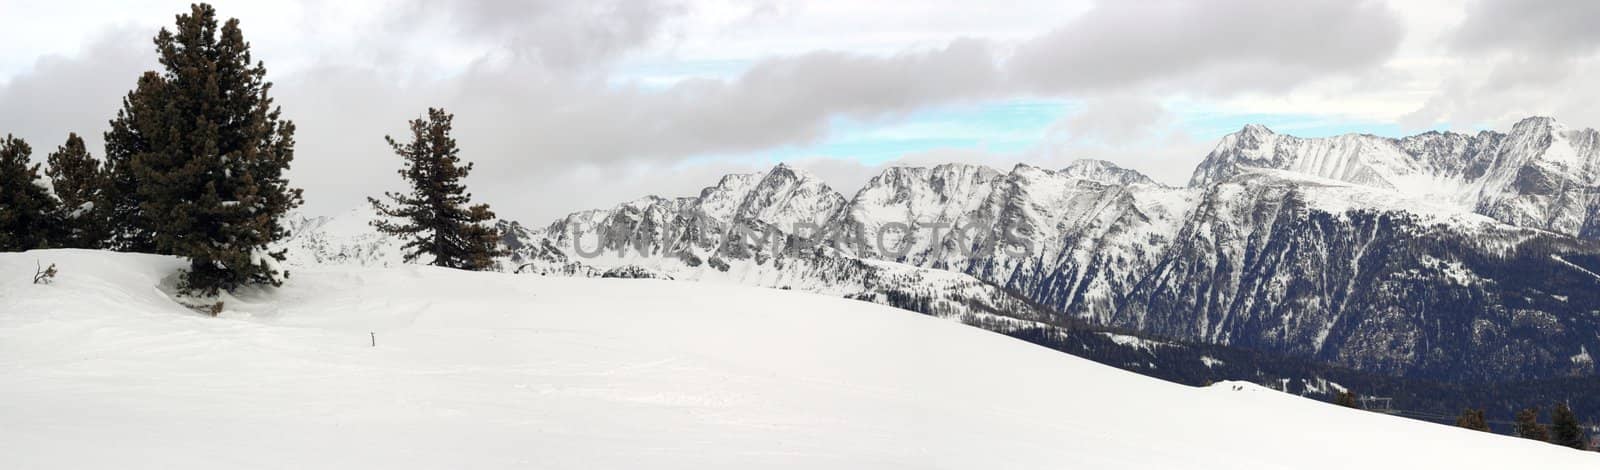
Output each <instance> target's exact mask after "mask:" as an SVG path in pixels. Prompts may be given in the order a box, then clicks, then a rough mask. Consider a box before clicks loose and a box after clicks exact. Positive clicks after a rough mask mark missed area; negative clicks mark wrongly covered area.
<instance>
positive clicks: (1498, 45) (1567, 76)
mask: <svg viewBox="0 0 1600 470" xmlns="http://www.w3.org/2000/svg"><path fill="white" fill-rule="evenodd" d="M1463 13H1464V19H1463V20H1462V21H1461V22H1460V24H1459V25H1458V26H1457V27H1455V28H1454V29H1450V30H1447V31H1446V33H1445V34H1444V38H1443V39H1444V41H1445V44H1446V46H1447V50H1448V52H1449V53H1450V54H1449V55H1444V56H1442V57H1441V58H1440V60H1439V61H1438V62H1439V63H1440V64H1441V65H1439V66H1438V68H1437V69H1435V70H1434V71H1433V75H1435V76H1437V77H1439V84H1438V86H1437V87H1436V88H1435V89H1434V90H1433V92H1432V93H1431V94H1429V96H1428V97H1427V99H1426V100H1425V101H1424V102H1423V103H1422V105H1421V106H1419V107H1418V108H1417V109H1416V110H1414V111H1412V112H1410V113H1408V114H1406V115H1405V116H1403V117H1401V119H1400V121H1401V122H1402V123H1403V124H1405V125H1407V126H1410V127H1427V126H1429V125H1433V124H1436V123H1442V122H1448V123H1451V124H1453V125H1455V126H1457V127H1468V128H1470V127H1472V126H1485V127H1495V128H1501V129H1504V128H1507V127H1509V125H1510V124H1511V123H1513V122H1515V121H1517V120H1519V119H1521V118H1524V117H1527V116H1531V115H1542V116H1555V117H1557V118H1558V119H1560V120H1562V121H1565V122H1566V123H1568V124H1569V125H1577V126H1592V125H1595V124H1596V123H1600V89H1597V88H1596V87H1595V86H1594V85H1593V83H1592V82H1593V80H1592V78H1590V77H1593V76H1595V74H1596V73H1600V29H1595V28H1594V27H1593V25H1594V24H1596V23H1597V22H1600V3H1595V2H1587V1H1559V0H1539V1H1506V0H1483V1H1478V2H1475V3H1472V4H1471V5H1470V6H1468V7H1467V8H1466V9H1465V10H1464V12H1463Z"/></svg>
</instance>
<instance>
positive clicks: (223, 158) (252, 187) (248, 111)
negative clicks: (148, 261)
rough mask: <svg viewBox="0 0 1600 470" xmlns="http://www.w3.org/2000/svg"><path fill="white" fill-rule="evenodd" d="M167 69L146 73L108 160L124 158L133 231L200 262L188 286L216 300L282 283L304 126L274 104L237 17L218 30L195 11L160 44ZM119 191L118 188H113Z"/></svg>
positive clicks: (127, 104) (199, 8)
mask: <svg viewBox="0 0 1600 470" xmlns="http://www.w3.org/2000/svg"><path fill="white" fill-rule="evenodd" d="M155 45H156V52H157V55H158V57H159V59H160V62H161V65H162V66H163V68H164V72H163V73H161V74H160V75H159V76H152V75H151V74H146V75H145V77H144V78H141V79H140V82H139V88H138V89H136V90H135V91H134V92H133V93H132V94H130V95H129V99H128V100H125V101H124V109H123V112H121V113H118V120H117V121H125V122H124V123H123V126H124V127H123V128H121V129H119V128H118V122H117V121H113V126H112V127H113V128H112V131H111V132H110V133H108V134H107V135H108V139H107V140H108V141H110V140H112V139H113V138H117V139H122V138H130V137H131V139H129V140H127V141H118V142H117V143H116V144H115V147H116V150H115V151H113V150H112V148H113V145H112V144H110V143H108V145H107V154H108V155H111V154H113V153H115V154H117V155H116V156H115V157H114V158H113V160H114V161H117V160H122V159H126V160H125V163H126V164H127V165H128V168H127V169H126V173H124V174H118V171H119V168H117V166H116V165H117V164H118V163H113V168H112V174H113V179H114V180H115V179H118V178H131V180H132V183H133V186H134V188H135V190H134V198H135V199H136V200H137V201H138V211H137V212H138V214H137V215H136V216H134V218H135V219H136V220H135V227H137V228H138V229H141V230H147V231H148V234H149V235H150V243H151V245H152V247H153V248H154V251H156V252H159V253H167V254H174V255H178V256H183V257H186V258H188V259H189V260H190V266H189V271H188V272H186V273H184V277H183V282H182V285H181V287H182V288H183V289H184V290H185V291H188V292H192V293H198V294H200V295H215V294H216V293H217V291H218V290H231V289H233V288H235V287H238V286H241V285H245V284H263V283H264V284H272V285H278V284H280V283H281V282H282V277H283V276H284V275H285V274H286V273H283V272H282V271H281V270H280V269H279V268H278V263H277V262H278V261H281V260H283V252H282V251H278V252H269V251H268V248H267V246H268V244H270V243H272V242H273V241H275V240H278V239H281V238H283V237H285V236H287V235H288V231H287V229H286V228H285V227H284V226H283V225H282V224H280V222H279V218H280V217H282V216H283V214H284V213H285V212H288V211H289V210H290V209H293V208H294V207H297V206H299V205H300V202H301V194H300V190H299V189H292V188H290V187H289V184H288V181H287V180H286V179H285V178H284V176H283V172H284V170H286V169H288V167H289V163H290V162H291V161H292V160H293V159H294V123H292V122H290V121H288V120H286V119H282V118H281V117H280V115H279V109H278V108H276V107H274V106H273V104H272V103H273V102H272V98H270V97H269V96H268V91H269V90H270V89H271V88H272V85H271V84H270V83H268V82H266V81H265V79H264V77H265V76H266V73H267V71H266V68H265V67H264V66H263V65H262V64H261V63H260V62H253V61H252V59H251V57H250V45H249V43H246V42H245V40H244V35H243V34H242V33H241V32H240V31H239V20H237V19H229V20H228V21H227V22H226V23H224V24H223V25H222V27H221V28H218V26H217V14H216V10H215V9H214V8H212V7H211V6H210V5H207V4H196V5H193V6H192V7H191V8H190V12H189V13H188V14H181V15H178V16H177V27H176V30H175V31H169V30H167V29H166V28H162V30H161V32H160V33H158V34H157V35H156V37H155ZM118 183H120V182H119V181H114V182H113V185H115V184H118Z"/></svg>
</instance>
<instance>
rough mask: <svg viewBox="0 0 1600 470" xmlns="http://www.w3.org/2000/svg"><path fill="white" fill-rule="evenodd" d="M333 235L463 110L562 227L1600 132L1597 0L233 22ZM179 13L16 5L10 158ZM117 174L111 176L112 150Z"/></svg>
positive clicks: (135, 68)
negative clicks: (609, 217)
mask: <svg viewBox="0 0 1600 470" xmlns="http://www.w3.org/2000/svg"><path fill="white" fill-rule="evenodd" d="M216 6H217V9H218V11H219V13H220V14H221V15H222V16H224V17H236V18H239V19H240V22H241V29H242V30H243V31H244V35H245V38H246V40H248V41H250V43H251V45H252V52H253V54H254V56H255V57H256V58H257V59H259V60H261V61H263V62H264V63H265V65H266V68H267V79H268V80H269V81H271V82H273V83H274V86H273V88H272V90H271V93H272V96H273V98H274V99H275V100H276V102H277V104H279V105H280V106H281V107H282V109H283V115H284V116H285V117H287V118H289V119H291V120H293V121H294V122H295V123H296V126H297V128H298V130H297V133H296V141H297V145H296V151H295V160H294V163H293V167H292V168H291V170H290V172H289V178H290V179H291V182H292V183H293V184H294V185H296V186H298V187H301V188H304V189H305V193H306V205H305V206H304V207H303V208H302V209H303V211H304V212H306V213H308V214H312V215H332V214H337V213H340V212H343V211H346V210H350V209H352V208H356V207H358V206H360V205H362V204H364V200H365V197H367V196H369V195H376V194H379V193H381V192H383V191H386V190H397V189H401V188H403V182H402V181H400V180H399V178H398V176H396V175H395V173H394V170H396V169H398V168H399V166H400V164H401V161H400V159H399V158H398V157H396V156H394V155H393V154H392V152H391V151H390V149H389V148H388V147H387V145H386V144H385V143H384V140H383V137H384V136H385V135H396V136H398V135H400V134H401V133H403V132H404V131H405V129H406V121H407V120H410V119H415V118H417V117H419V116H421V115H423V114H425V112H426V110H427V108H429V107H442V108H444V109H446V110H447V111H450V112H452V113H454V114H455V124H456V129H455V135H456V137H457V140H458V142H459V144H460V146H461V149H462V157H463V158H465V159H467V160H469V161H473V162H474V163H475V165H476V166H475V168H476V169H475V171H474V172H473V173H472V175H471V176H470V177H469V178H468V180H467V183H468V185H469V187H470V188H471V189H472V191H473V193H474V198H475V200H477V201H481V202H486V203H489V204H490V205H491V206H492V207H493V208H494V209H495V210H496V212H498V213H499V215H500V216H501V217H503V218H509V219H514V220H519V221H523V222H525V223H530V224H534V225H542V224H544V223H546V222H548V221H550V220H552V219H554V218H556V217H559V216H561V215H563V214H566V213H568V212H571V211H576V210H582V209H588V208H596V207H609V206H611V205H614V204H616V203H619V202H623V201H627V200H631V199H635V198H638V197H642V196H645V195H652V194H655V195H664V196H678V195H693V194H696V193H698V192H699V190H700V189H701V188H703V187H705V186H708V185H710V184H713V183H715V182H716V180H717V178H718V177H719V176H721V175H723V174H727V173H735V172H754V171H761V170H763V169H766V168H770V167H771V166H772V165H774V164H776V163H779V162H787V163H789V164H791V165H793V166H796V167H799V168H802V169H804V170H806V171H809V172H811V173H813V174H816V175H818V176H819V177H822V178H823V179H824V180H826V181H828V182H829V184H830V185H832V186H833V187H835V188H836V189H838V190H840V191H842V192H844V193H845V194H847V195H848V194H850V193H851V192H853V191H854V190H855V189H856V188H858V187H859V186H860V185H861V184H862V183H864V182H866V181H867V180H868V179H870V178H871V177H872V176H873V175H875V174H877V173H879V172H881V171H882V169H883V168H885V167H887V166H894V165H932V164H937V163H944V162H968V163H979V164H986V165H990V166H993V167H996V168H999V169H1007V168H1010V167H1011V166H1013V165H1015V164H1017V163H1028V164H1032V165H1038V166H1044V167H1061V166H1064V165H1066V164H1067V163H1068V162H1070V161H1072V160H1075V159H1080V158H1098V159H1104V160H1109V161H1112V162H1115V163H1117V164H1119V165H1122V166H1125V167H1128V168H1133V169H1136V170H1139V171H1142V172H1145V173H1147V174H1149V175H1151V176H1152V177H1154V178H1156V179H1157V180H1159V181H1163V182H1166V183H1170V184H1182V183H1184V182H1185V181H1187V179H1188V176H1189V174H1190V172H1191V171H1192V170H1193V168H1194V165H1195V164H1196V163H1198V162H1199V161H1200V160H1201V159H1202V158H1203V157H1204V156H1205V154H1206V152H1207V151H1209V150H1210V149H1211V148H1212V146H1214V145H1215V142H1216V141H1217V140H1218V139H1219V138H1221V137H1222V136H1223V135H1226V134H1227V133H1230V132H1234V131H1236V130H1238V129H1239V128H1241V127H1243V125H1244V124H1248V123H1258V124H1265V125H1267V126H1268V127H1271V128H1272V129H1274V130H1275V131H1278V132H1282V133H1289V134H1295V135H1301V136H1327V135H1338V134H1343V133H1349V132H1359V133H1371V134H1378V135H1386V136H1401V135H1407V134H1412V133H1417V132H1422V131H1426V130H1456V131H1462V132H1475V131H1478V130H1482V129H1507V128H1509V126H1510V125H1511V124H1512V123H1514V122H1515V121H1517V120H1518V119H1521V118H1524V117H1527V116H1532V115H1541V116H1552V117H1555V118H1556V119H1558V120H1559V121H1561V122H1563V123H1565V124H1567V125H1569V126H1572V127H1595V126H1596V125H1597V123H1600V85H1595V84H1594V83H1595V82H1594V80H1593V79H1592V78H1591V77H1595V76H1600V74H1596V73H1595V72H1600V28H1596V27H1594V25H1596V24H1600V2H1594V1H1590V0H1480V1H1441V0H1404V1H1400V0H1395V1H1389V2H1385V1H1376V0H1367V1H1363V0H1307V1H1295V2H1284V1H1277V0H1212V1H1203V2H1200V1H1196V2H1188V1H1176V0H1146V1H1137V2H1126V1H1105V2H1095V1H1070V0H1068V1H1062V0H1051V1H1033V0H1009V1H1008V0H997V1H993V2H978V3H975V2H970V1H953V0H951V1H945V0H930V1H896V2H889V1H849V2H834V1H810V2H802V1H788V0H754V1H752V0H730V1H723V0H589V1H583V2H574V1H568V0H526V1H524V0H464V1H456V2H431V1H424V0H393V1H378V0H349V1H342V2H316V1H310V0H283V1H274V2H258V1H249V2H247V1H238V2H233V1H226V2H220V3H218V4H217V5H216ZM187 10H188V4H187V2H182V1H151V0H82V1H56V2H40V1H18V0H0V133H5V134H14V135H16V136H18V137H21V138H24V139H26V140H28V141H29V142H30V143H31V144H32V146H33V148H34V149H35V155H34V159H35V160H36V161H41V162H42V161H43V160H44V155H45V154H46V153H48V152H49V151H50V150H52V149H54V148H55V147H56V146H58V145H60V144H61V142H62V141H64V140H65V138H66V135H67V133H68V132H77V133H79V134H81V135H84V136H86V138H87V139H88V140H89V146H90V148H91V149H100V148H101V145H102V142H101V140H100V135H101V133H103V132H104V131H105V129H106V127H107V124H106V123H107V121H108V120H109V119H111V118H112V117H113V116H114V115H115V113H116V110H117V109H118V107H119V100H120V99H121V97H122V96H123V95H125V94H126V93H127V92H128V90H129V89H131V88H132V87H133V85H134V83H135V81H136V79H137V78H138V76H139V74H140V73H141V72H142V71H145V70H154V69H156V68H158V67H159V64H157V63H156V61H155V58H154V47H153V45H152V43H151V38H152V37H153V36H154V35H155V33H156V31H158V30H159V29H160V28H162V27H171V25H172V23H173V17H174V15H176V14H178V13H182V12H187ZM95 153H96V154H97V155H98V154H100V153H101V152H95Z"/></svg>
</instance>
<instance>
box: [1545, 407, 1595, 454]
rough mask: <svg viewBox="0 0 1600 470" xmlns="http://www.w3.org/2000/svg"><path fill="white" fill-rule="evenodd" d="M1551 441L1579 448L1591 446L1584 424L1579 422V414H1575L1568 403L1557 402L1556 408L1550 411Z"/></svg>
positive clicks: (1584, 448)
mask: <svg viewBox="0 0 1600 470" xmlns="http://www.w3.org/2000/svg"><path fill="white" fill-rule="evenodd" d="M1550 443H1551V444H1555V445H1562V446H1567V447H1571V448H1574V449H1578V450H1588V448H1589V443H1588V442H1587V439H1585V436H1584V435H1583V426H1582V425H1580V424H1578V415H1576V414H1573V413H1572V409H1571V408H1568V407H1567V404H1566V403H1557V404H1556V409H1555V410H1553V411H1551V412H1550Z"/></svg>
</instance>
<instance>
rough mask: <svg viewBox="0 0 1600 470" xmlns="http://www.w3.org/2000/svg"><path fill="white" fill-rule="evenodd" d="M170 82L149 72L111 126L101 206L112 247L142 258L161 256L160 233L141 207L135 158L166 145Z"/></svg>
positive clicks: (98, 208) (107, 143)
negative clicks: (157, 144)
mask: <svg viewBox="0 0 1600 470" xmlns="http://www.w3.org/2000/svg"><path fill="white" fill-rule="evenodd" d="M166 87H167V82H166V80H165V79H163V78H161V74H159V73H156V72H153V71H152V72H145V73H144V75H141V76H140V77H139V83H138V85H137V86H136V87H135V88H134V89H133V91H130V92H128V95H127V96H125V97H123V98H122V109H120V110H117V117H116V119H112V120H111V130H109V131H106V133H105V139H106V163H105V179H104V180H102V183H103V184H104V187H102V188H101V191H100V199H99V200H98V201H97V203H96V204H95V206H96V207H95V209H96V211H98V212H99V213H100V214H99V218H100V219H102V220H105V221H106V223H107V225H108V227H107V228H108V229H109V230H110V231H111V233H110V235H109V237H108V240H107V241H106V247H107V248H111V249H115V250H121V251H132V252H139V253H161V254H170V253H165V252H162V251H161V250H159V249H157V248H156V241H155V233H154V232H153V231H152V230H151V229H150V226H151V223H150V221H149V220H147V218H146V217H144V214H143V212H142V211H141V210H140V207H139V177H138V175H137V174H136V173H135V171H134V163H133V161H134V158H135V157H137V156H139V155H145V154H149V153H151V152H152V150H153V149H154V148H155V145H154V144H153V143H152V142H158V141H163V140H165V138H166V137H165V135H166V132H167V131H168V128H167V126H166V125H165V124H164V123H162V122H161V119H162V116H163V111H164V110H163V109H162V108H163V104H162V101H163V99H162V96H163V95H164V94H165V93H166Z"/></svg>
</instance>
